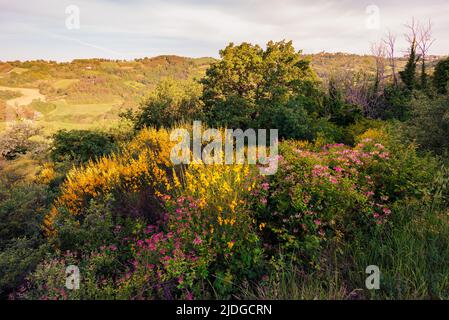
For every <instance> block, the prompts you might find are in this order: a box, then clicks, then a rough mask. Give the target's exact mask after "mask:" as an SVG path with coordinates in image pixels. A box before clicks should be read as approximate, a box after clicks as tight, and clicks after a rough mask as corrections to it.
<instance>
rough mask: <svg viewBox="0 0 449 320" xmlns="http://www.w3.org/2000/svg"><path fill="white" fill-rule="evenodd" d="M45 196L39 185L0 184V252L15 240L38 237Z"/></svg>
mask: <svg viewBox="0 0 449 320" xmlns="http://www.w3.org/2000/svg"><path fill="white" fill-rule="evenodd" d="M47 196H48V195H47V193H46V188H45V187H44V186H41V185H37V184H25V183H24V184H17V185H8V184H7V183H6V182H3V181H1V182H0V250H1V249H2V248H4V247H5V246H6V245H7V244H8V243H9V242H10V241H12V240H14V239H16V238H20V237H28V238H33V237H35V236H36V235H39V233H40V230H41V224H42V221H43V216H44V215H45V213H46V208H47V205H48V203H47V202H48V200H47Z"/></svg>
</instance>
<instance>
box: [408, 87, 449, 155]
mask: <svg viewBox="0 0 449 320" xmlns="http://www.w3.org/2000/svg"><path fill="white" fill-rule="evenodd" d="M412 108H413V111H412V117H411V118H410V120H409V121H408V125H409V128H408V133H409V136H410V137H411V138H412V139H416V142H417V143H418V144H419V145H420V146H421V147H422V148H423V149H425V150H430V151H433V152H435V153H436V154H440V155H441V154H444V153H445V152H447V150H449V140H448V139H447V137H448V136H449V96H441V97H438V98H436V99H433V100H432V99H429V98H428V97H425V96H419V97H418V98H417V99H415V100H414V101H413V103H412Z"/></svg>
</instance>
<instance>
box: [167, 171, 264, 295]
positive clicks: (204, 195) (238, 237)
mask: <svg viewBox="0 0 449 320" xmlns="http://www.w3.org/2000/svg"><path fill="white" fill-rule="evenodd" d="M179 180H180V181H181V182H182V183H181V185H180V187H179V188H177V191H178V195H177V197H176V198H175V199H173V201H172V207H171V208H168V209H169V211H170V212H171V214H169V229H170V230H174V231H175V232H176V234H177V236H179V237H180V238H182V239H183V241H184V242H187V243H192V244H193V245H194V247H196V248H199V247H200V246H204V250H205V252H209V253H208V255H209V257H210V258H209V259H210V261H213V262H211V267H208V268H207V269H208V270H209V272H211V274H212V279H213V280H214V288H215V290H217V292H220V293H221V294H226V292H228V290H230V287H232V282H233V281H239V279H240V278H242V277H246V276H249V277H250V278H251V277H252V276H256V274H257V272H258V271H257V270H259V269H260V268H262V266H263V264H261V263H260V258H261V256H262V251H263V250H262V248H261V243H260V241H259V237H258V235H257V231H258V230H259V226H258V225H257V224H256V219H255V217H254V214H253V213H252V212H251V211H250V210H249V207H250V204H249V202H250V201H251V200H250V198H253V199H254V196H257V193H258V192H259V191H258V189H260V186H261V183H260V182H261V181H260V180H261V177H260V176H259V169H258V168H257V167H256V166H249V165H224V164H223V165H221V164H214V165H206V164H203V163H196V164H191V165H190V166H189V167H188V168H187V169H186V170H185V171H184V172H183V173H182V175H181V177H180V178H179ZM262 228H263V226H262ZM248 270H252V271H251V275H248V274H247V273H248Z"/></svg>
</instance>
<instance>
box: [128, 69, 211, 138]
mask: <svg viewBox="0 0 449 320" xmlns="http://www.w3.org/2000/svg"><path fill="white" fill-rule="evenodd" d="M201 90H202V87H201V85H200V84H199V83H197V82H195V81H175V80H174V79H172V78H168V79H165V80H162V81H161V82H160V83H159V84H158V85H157V86H156V89H155V90H154V91H153V92H152V93H151V95H150V98H149V99H148V100H147V102H146V103H145V104H143V105H142V106H141V107H140V111H139V112H137V114H132V113H128V114H127V115H126V114H125V117H128V118H131V120H132V121H133V122H134V126H135V129H136V130H140V129H142V128H144V127H156V128H160V127H165V128H171V127H173V126H174V125H175V124H178V123H189V122H192V121H194V120H202V119H203V114H202V112H203V111H202V103H201V101H200V99H199V98H200V96H201Z"/></svg>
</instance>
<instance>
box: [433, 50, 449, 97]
mask: <svg viewBox="0 0 449 320" xmlns="http://www.w3.org/2000/svg"><path fill="white" fill-rule="evenodd" d="M433 84H434V86H435V88H436V89H437V92H438V93H441V94H446V93H447V89H448V85H449V58H446V59H445V60H441V61H439V62H438V63H437V65H436V67H435V71H434V74H433Z"/></svg>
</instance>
